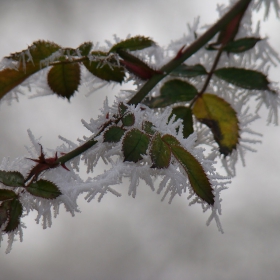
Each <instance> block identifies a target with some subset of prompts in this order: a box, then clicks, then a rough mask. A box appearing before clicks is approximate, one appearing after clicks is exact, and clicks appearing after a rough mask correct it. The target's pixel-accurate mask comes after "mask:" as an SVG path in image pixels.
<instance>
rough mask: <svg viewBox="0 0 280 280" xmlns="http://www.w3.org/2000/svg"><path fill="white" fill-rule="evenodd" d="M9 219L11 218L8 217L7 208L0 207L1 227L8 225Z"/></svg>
mask: <svg viewBox="0 0 280 280" xmlns="http://www.w3.org/2000/svg"><path fill="white" fill-rule="evenodd" d="M8 218H9V215H8V211H7V209H6V207H3V206H2V205H0V227H2V225H3V224H5V223H6V221H7V220H8Z"/></svg>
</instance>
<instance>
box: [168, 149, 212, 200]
mask: <svg viewBox="0 0 280 280" xmlns="http://www.w3.org/2000/svg"><path fill="white" fill-rule="evenodd" d="M171 151H172V154H173V155H174V156H175V158H176V159H177V160H178V161H179V163H180V164H181V165H182V166H183V168H184V170H185V171H186V173H187V174H188V178H189V181H190V184H191V186H192V189H193V190H194V192H195V193H196V194H197V195H198V196H199V197H200V198H201V199H202V200H204V201H206V202H207V203H208V204H210V205H213V204H214V195H213V190H212V186H211V184H210V182H209V179H208V178H207V176H206V174H205V171H204V170H203V168H202V166H201V164H200V163H199V162H198V161H197V159H196V158H195V157H194V156H193V155H192V154H190V153H189V152H188V151H187V150H185V149H184V148H183V147H181V146H178V145H171Z"/></svg>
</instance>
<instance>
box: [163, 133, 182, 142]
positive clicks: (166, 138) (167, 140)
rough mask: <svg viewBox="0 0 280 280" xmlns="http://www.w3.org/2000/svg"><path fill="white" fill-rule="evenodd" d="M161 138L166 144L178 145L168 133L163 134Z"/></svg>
mask: <svg viewBox="0 0 280 280" xmlns="http://www.w3.org/2000/svg"><path fill="white" fill-rule="evenodd" d="M161 139H162V140H163V141H164V142H165V143H166V144H168V145H180V142H179V141H178V140H177V139H176V138H175V137H174V136H172V135H170V134H165V135H163V136H162V137H161Z"/></svg>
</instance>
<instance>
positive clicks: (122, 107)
mask: <svg viewBox="0 0 280 280" xmlns="http://www.w3.org/2000/svg"><path fill="white" fill-rule="evenodd" d="M127 109H128V107H127V106H126V105H125V104H124V103H123V102H121V103H119V113H120V115H121V116H123V115H124V114H125V112H126V111H127Z"/></svg>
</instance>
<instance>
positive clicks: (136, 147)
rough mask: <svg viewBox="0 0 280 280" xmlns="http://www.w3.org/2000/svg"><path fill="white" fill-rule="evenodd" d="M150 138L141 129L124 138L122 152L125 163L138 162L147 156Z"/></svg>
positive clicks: (132, 130) (134, 130)
mask: <svg viewBox="0 0 280 280" xmlns="http://www.w3.org/2000/svg"><path fill="white" fill-rule="evenodd" d="M149 142H150V139H149V136H148V135H147V134H145V133H144V132H142V131H140V130H139V129H136V128H134V129H131V130H129V131H128V132H127V133H126V135H125V136H124V139H123V143H122V151H123V155H124V161H133V162H137V161H139V160H141V159H142V155H145V154H146V151H147V149H148V146H149Z"/></svg>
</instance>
